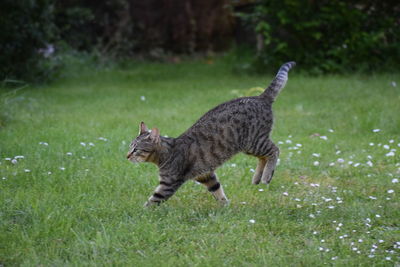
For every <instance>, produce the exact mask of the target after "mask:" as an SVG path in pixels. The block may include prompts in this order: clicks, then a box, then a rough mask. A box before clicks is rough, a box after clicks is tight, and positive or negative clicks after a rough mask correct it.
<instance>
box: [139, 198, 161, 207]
mask: <svg viewBox="0 0 400 267" xmlns="http://www.w3.org/2000/svg"><path fill="white" fill-rule="evenodd" d="M158 205H160V202H154V201H150V200H148V201H146V203H144V205H143V208H148V207H151V206H158Z"/></svg>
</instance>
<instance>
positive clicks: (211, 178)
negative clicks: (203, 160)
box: [195, 172, 229, 204]
mask: <svg viewBox="0 0 400 267" xmlns="http://www.w3.org/2000/svg"><path fill="white" fill-rule="evenodd" d="M195 180H196V181H198V182H199V183H201V184H203V185H204V186H205V187H207V190H208V191H209V192H211V194H212V195H213V196H214V198H215V199H216V200H217V201H219V202H221V203H223V204H228V203H229V200H228V198H227V197H226V196H225V193H224V189H222V185H221V184H220V183H219V181H218V178H217V176H216V175H215V173H214V172H212V173H208V174H206V175H202V176H199V177H196V179H195Z"/></svg>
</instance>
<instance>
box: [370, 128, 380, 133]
mask: <svg viewBox="0 0 400 267" xmlns="http://www.w3.org/2000/svg"><path fill="white" fill-rule="evenodd" d="M372 131H373V132H374V133H377V132H380V131H381V129H373V130H372Z"/></svg>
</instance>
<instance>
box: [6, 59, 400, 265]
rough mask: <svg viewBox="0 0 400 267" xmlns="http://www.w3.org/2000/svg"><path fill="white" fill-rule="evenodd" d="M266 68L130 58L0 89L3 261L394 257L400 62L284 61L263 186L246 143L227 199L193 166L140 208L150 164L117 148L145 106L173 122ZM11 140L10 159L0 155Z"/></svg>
mask: <svg viewBox="0 0 400 267" xmlns="http://www.w3.org/2000/svg"><path fill="white" fill-rule="evenodd" d="M272 74H273V73H271V75H270V76H268V77H264V76H249V75H238V74H234V73H232V72H231V70H230V68H229V66H226V65H224V64H223V63H221V62H217V63H215V64H213V65H208V64H203V63H202V62H186V63H182V64H176V65H173V64H144V63H138V64H136V65H135V64H133V65H132V66H130V67H125V68H111V69H102V70H96V69H93V70H89V71H88V70H83V71H81V72H78V73H70V74H69V75H68V76H66V77H64V78H62V79H60V80H59V81H57V82H54V83H52V84H51V85H47V86H42V87H35V88H32V87H29V88H25V89H22V90H20V91H18V92H16V93H15V94H14V95H13V94H12V93H8V95H7V97H2V98H1V99H0V100H2V103H1V105H3V106H2V107H1V108H0V110H1V117H0V118H1V123H0V125H1V126H2V128H1V129H0V157H1V159H0V162H1V164H0V266H1V265H4V266H15V265H23V266H31V265H33V266H38V265H44V266H60V265H72V266H81V265H84V266H85V265H91V266H93V265H99V266H102V265H113V266H115V265H116V266H128V265H129V266H176V265H177V266H221V265H223V266H322V265H335V266H336V265H337V266H343V265H346V266H359V265H375V266H393V265H398V264H399V252H400V250H399V247H400V244H399V243H397V244H396V242H400V228H399V227H400V225H399V222H400V221H399V218H400V205H399V193H400V186H399V185H400V183H395V182H396V180H394V179H399V178H400V156H399V155H400V147H399V146H400V117H399V114H400V105H399V103H400V86H397V87H395V86H392V85H391V82H392V81H396V82H397V84H400V75H399V74H386V75H384V74H381V75H370V76H366V75H349V76H325V77H306V76H303V75H300V74H298V73H296V69H293V70H292V71H291V73H290V75H289V82H288V84H287V86H286V88H285V89H284V91H283V92H282V93H281V95H280V96H279V98H278V99H277V102H276V103H275V104H274V110H275V118H276V122H275V126H274V131H273V133H272V139H273V140H274V141H275V142H276V143H278V142H282V143H283V144H279V147H280V148H281V157H280V165H279V166H278V168H277V171H276V172H275V177H274V179H273V180H272V183H271V184H270V185H269V186H264V185H260V186H254V185H251V177H252V169H254V168H255V165H256V159H254V158H251V157H248V156H245V155H237V156H235V157H234V158H233V159H231V160H230V161H229V162H227V163H226V164H224V165H223V166H222V167H221V168H219V169H218V170H217V174H218V175H219V177H220V180H221V183H222V184H223V185H224V188H225V193H226V194H227V196H228V198H229V199H230V200H231V204H230V205H229V206H226V207H221V206H219V205H218V203H216V202H215V201H214V199H213V198H212V196H211V195H210V194H209V193H208V192H207V191H206V190H205V189H204V188H203V187H202V186H200V185H197V184H195V183H193V182H188V183H186V184H185V185H184V186H183V187H182V188H181V189H180V190H179V191H178V192H177V193H176V194H175V195H174V196H173V197H172V198H171V199H170V200H169V201H168V202H166V203H164V204H163V205H161V206H160V207H156V208H150V209H144V208H142V205H143V203H144V202H145V201H146V200H147V198H148V197H149V196H150V194H151V193H152V192H153V190H154V188H155V186H156V185H157V168H156V166H153V165H149V164H141V165H133V164H131V163H129V162H128V161H127V160H126V159H125V155H126V152H127V149H128V144H129V142H130V140H131V139H132V138H134V137H135V135H136V133H137V131H138V125H139V122H140V121H142V120H143V121H145V122H146V123H147V124H148V125H149V126H150V127H155V126H157V127H159V128H160V129H161V133H162V134H164V135H168V136H178V135H179V134H180V133H182V132H183V131H184V130H186V129H187V128H188V127H190V126H191V124H192V123H194V122H195V121H196V120H197V119H198V118H199V117H200V116H201V115H202V114H203V113H204V112H206V111H208V110H209V109H210V108H212V107H214V106H215V105H217V104H219V103H221V102H224V101H226V100H230V99H232V98H234V97H235V93H234V92H235V91H234V90H238V91H239V92H242V93H243V94H245V93H246V91H248V89H249V88H252V87H258V86H261V87H264V86H265V85H266V84H267V83H268V82H269V81H270V80H271V78H272ZM8 91H9V89H4V88H3V89H1V93H2V95H3V96H4V94H5V93H6V92H8ZM141 96H145V101H142V100H141V99H140V97H141ZM4 103H7V104H6V105H4ZM329 129H333V130H334V132H331V131H329ZM373 129H380V130H381V131H380V132H376V133H374V132H373V131H372V130H373ZM318 134H319V135H320V136H326V137H327V138H328V139H327V140H324V139H321V138H320V137H319V136H318ZM99 137H104V138H107V141H104V140H99ZM390 140H393V143H390V142H391V141H390ZM40 142H46V143H48V146H46V145H43V144H40ZM81 142H84V143H85V144H86V146H83V145H81V144H80V143H81ZM290 142H292V143H290ZM371 142H373V143H374V146H370V145H369V143H371ZM90 143H93V146H92V145H89V144H90ZM296 144H301V147H300V146H297V149H295V148H294V147H296ZM384 145H388V146H389V150H388V149H386V148H385V147H386V146H385V147H384ZM390 149H396V151H394V153H393V154H394V156H386V154H388V153H389V152H390ZM339 151H340V152H339ZM68 152H70V153H72V155H67V153H68ZM313 153H317V154H320V156H319V157H315V156H312V154H313ZM18 155H22V156H24V158H23V159H16V160H17V163H16V164H13V163H11V160H6V159H5V158H11V159H13V158H14V157H15V156H18ZM338 159H339V161H338ZM340 159H343V160H344V161H345V162H344V163H340V162H341V160H340ZM315 161H318V162H319V165H318V166H314V164H317V163H314V162H315ZM349 161H352V162H353V163H352V164H350V162H349ZM368 161H371V162H372V164H373V165H372V166H368V165H367V162H368ZM332 162H333V163H335V165H334V166H329V164H330V163H332ZM356 163H359V164H360V165H356V166H358V167H355V166H354V164H356ZM60 168H64V169H60ZM390 190H393V192H392V191H390ZM390 192H392V193H390ZM371 198H372V199H371ZM374 198H376V199H374ZM330 206H331V207H330ZM379 216H380V217H379ZM250 220H254V221H255V222H254V223H252V222H250ZM343 236H344V237H343ZM359 239H362V242H359ZM322 240H323V241H322ZM380 240H381V241H380ZM360 241H361V240H360ZM352 242H354V244H352ZM374 245H375V246H376V247H377V248H376V249H375V251H374V252H371V249H372V248H373V246H374ZM353 248H357V250H356V251H355V250H353ZM369 255H374V257H373V258H370V257H369ZM387 257H390V259H386V258H387Z"/></svg>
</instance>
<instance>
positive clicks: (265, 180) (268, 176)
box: [261, 170, 275, 184]
mask: <svg viewBox="0 0 400 267" xmlns="http://www.w3.org/2000/svg"><path fill="white" fill-rule="evenodd" d="M274 172H275V170H273V171H272V172H267V173H264V174H263V177H262V178H261V183H263V184H269V183H270V182H271V180H272V177H273V176H274Z"/></svg>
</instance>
